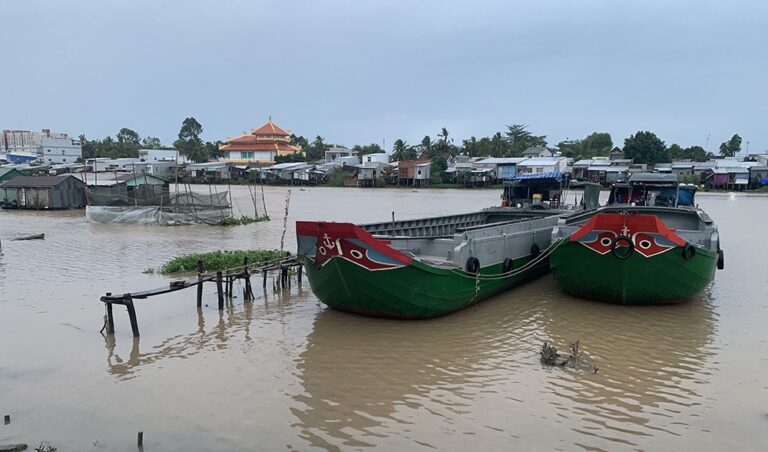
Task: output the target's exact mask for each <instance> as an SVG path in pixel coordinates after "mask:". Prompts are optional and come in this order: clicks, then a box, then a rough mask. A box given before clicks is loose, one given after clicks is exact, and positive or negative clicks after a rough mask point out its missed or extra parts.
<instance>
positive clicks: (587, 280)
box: [549, 239, 717, 304]
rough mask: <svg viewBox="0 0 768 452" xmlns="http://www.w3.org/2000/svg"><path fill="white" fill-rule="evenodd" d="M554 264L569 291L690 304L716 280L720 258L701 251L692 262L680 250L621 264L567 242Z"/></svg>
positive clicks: (624, 301) (615, 299)
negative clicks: (686, 302) (686, 301)
mask: <svg viewBox="0 0 768 452" xmlns="http://www.w3.org/2000/svg"><path fill="white" fill-rule="evenodd" d="M565 240H568V239H565ZM549 259H550V268H551V269H552V273H553V274H554V276H555V279H556V280H557V282H558V283H559V284H560V287H562V288H563V290H565V291H566V292H568V293H570V294H572V295H575V296H578V297H582V298H589V299H593V300H600V301H608V302H612V303H621V304H668V303H675V302H680V301H685V300H687V299H689V298H691V297H693V296H694V295H696V294H697V293H699V292H701V291H702V290H703V289H704V288H705V287H706V286H707V285H708V284H709V283H710V282H711V281H712V279H713V278H714V275H715V267H716V265H717V253H714V252H712V251H710V250H707V249H704V248H701V247H696V253H695V255H694V256H693V257H692V258H691V259H687V260H686V259H684V258H683V248H682V247H679V246H678V247H675V248H673V249H671V250H669V251H667V252H664V253H662V254H658V255H656V256H652V257H644V256H642V255H640V254H639V253H637V252H635V253H633V254H632V255H631V256H630V257H629V258H628V259H626V260H619V259H617V258H615V257H614V256H613V255H612V254H611V253H607V254H599V253H596V252H594V251H592V250H590V249H589V248H587V247H585V246H583V245H582V244H581V243H578V242H574V241H567V242H565V243H562V244H561V245H560V246H558V247H557V248H556V249H555V251H554V252H553V253H552V254H551V255H550V258H549Z"/></svg>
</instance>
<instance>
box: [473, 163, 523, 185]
mask: <svg viewBox="0 0 768 452" xmlns="http://www.w3.org/2000/svg"><path fill="white" fill-rule="evenodd" d="M523 161H525V158H524V157H489V158H485V159H481V160H478V161H476V162H475V163H474V166H475V167H476V168H489V169H490V170H491V172H490V176H491V178H493V179H494V181H505V180H512V179H514V178H515V176H517V165H519V164H520V163H521V162H523Z"/></svg>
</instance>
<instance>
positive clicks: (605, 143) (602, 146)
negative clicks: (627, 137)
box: [582, 132, 613, 158]
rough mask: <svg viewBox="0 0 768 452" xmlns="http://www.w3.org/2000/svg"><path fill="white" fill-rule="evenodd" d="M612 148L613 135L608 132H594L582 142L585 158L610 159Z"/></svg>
mask: <svg viewBox="0 0 768 452" xmlns="http://www.w3.org/2000/svg"><path fill="white" fill-rule="evenodd" d="M612 148H613V140H612V139H611V134H610V133H606V132H593V133H591V134H590V135H588V136H587V137H586V138H584V140H583V141H582V149H583V152H584V158H592V157H597V156H600V157H608V154H609V153H610V152H611V149H612Z"/></svg>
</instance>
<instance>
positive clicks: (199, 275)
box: [197, 260, 203, 308]
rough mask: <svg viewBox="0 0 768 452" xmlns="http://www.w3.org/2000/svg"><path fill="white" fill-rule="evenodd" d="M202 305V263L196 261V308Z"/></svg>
mask: <svg viewBox="0 0 768 452" xmlns="http://www.w3.org/2000/svg"><path fill="white" fill-rule="evenodd" d="M202 305H203V261H202V260H199V261H197V307H198V308H199V307H201V306H202Z"/></svg>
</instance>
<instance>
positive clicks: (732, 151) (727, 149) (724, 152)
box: [720, 134, 741, 157]
mask: <svg viewBox="0 0 768 452" xmlns="http://www.w3.org/2000/svg"><path fill="white" fill-rule="evenodd" d="M740 151H741V137H740V136H739V134H734V135H733V136H732V137H731V139H730V140H728V141H726V142H724V143H722V144H721V145H720V155H721V156H723V157H734V156H736V154H738V153H739V152H740Z"/></svg>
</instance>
